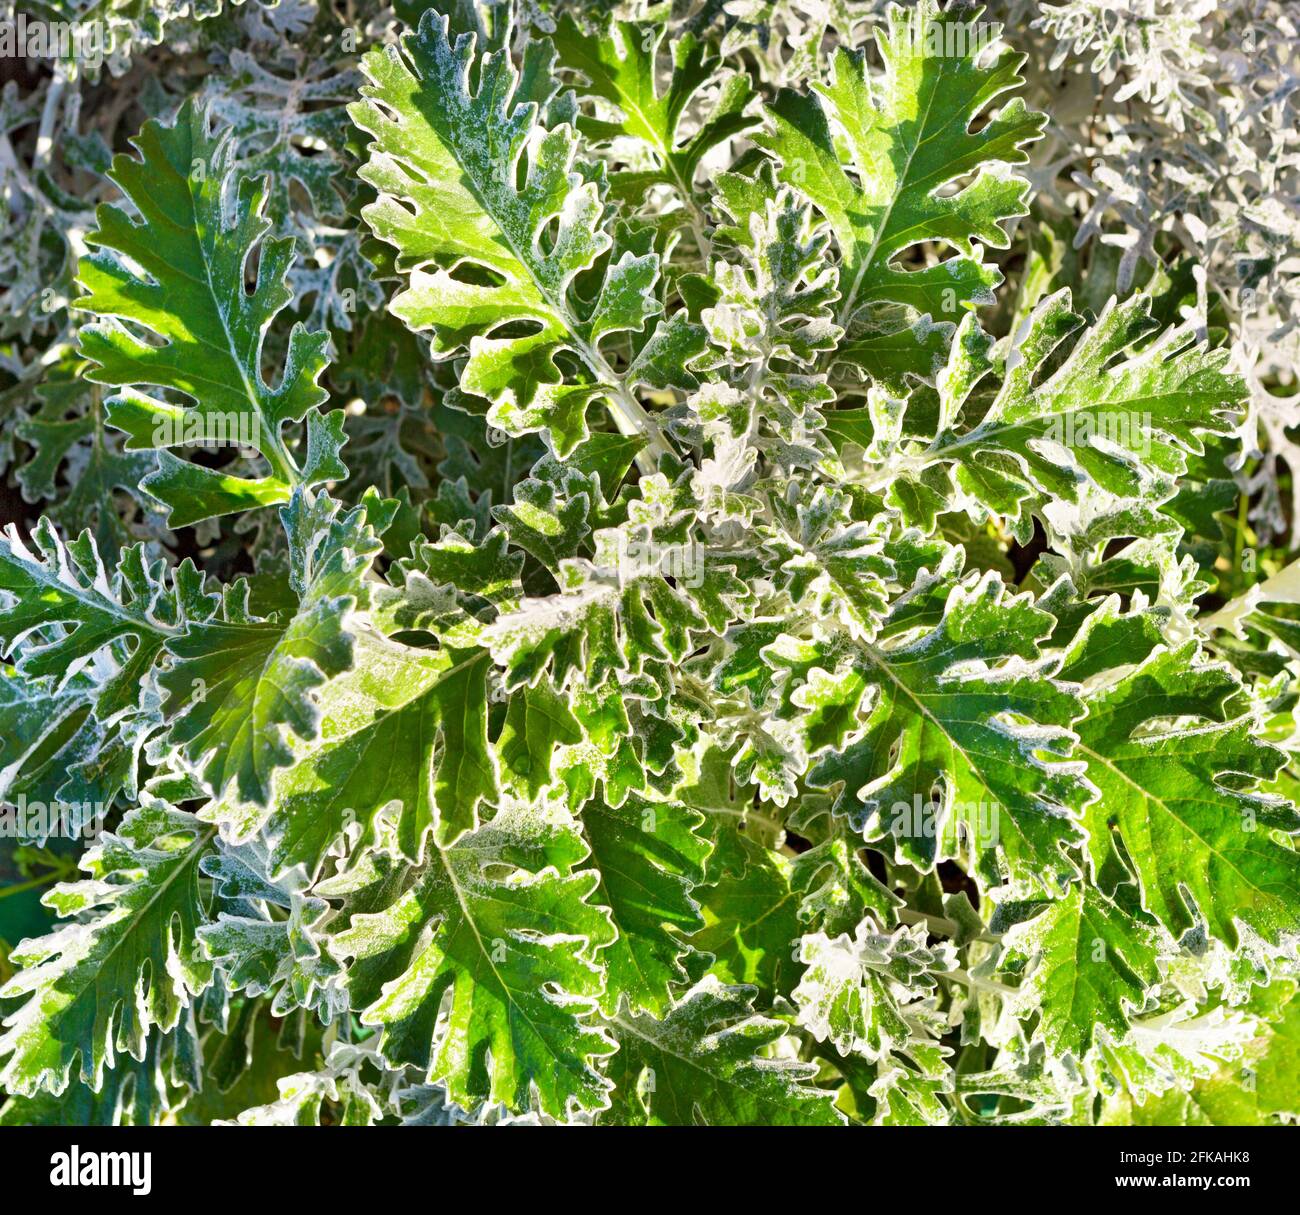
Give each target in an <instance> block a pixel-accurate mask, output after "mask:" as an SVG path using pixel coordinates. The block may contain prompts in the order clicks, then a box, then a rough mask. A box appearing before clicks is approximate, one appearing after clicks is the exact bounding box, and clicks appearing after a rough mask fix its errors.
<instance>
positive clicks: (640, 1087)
mask: <svg viewBox="0 0 1300 1215" xmlns="http://www.w3.org/2000/svg"><path fill="white" fill-rule="evenodd" d="M751 994H752V989H750V988H745V987H725V986H723V985H722V984H721V983H720V982H718V980H717V979H716V978H712V977H710V978H706V979H704V980H703V981H701V982H700V983H699V984H697V985H696V986H695V987H693V988H692V989H691V990H690V991H689V992H687V993H686V995H685V996H683V997H682V999H681V1000H680V1001H679V1002H678V1003H677V1004H676V1005H675V1006H674V1007H673V1008H672V1010H671V1011H670V1012H669V1013H668V1015H667V1016H666V1017H664V1018H663V1019H662V1020H656V1019H655V1018H653V1017H651V1016H648V1015H643V1016H635V1017H634V1016H620V1017H618V1018H616V1019H615V1020H614V1021H613V1022H612V1026H611V1028H612V1032H613V1033H614V1035H615V1036H616V1038H617V1039H618V1045H619V1051H618V1054H617V1055H616V1056H615V1058H614V1060H613V1062H612V1064H611V1072H612V1074H613V1076H614V1079H615V1082H616V1085H617V1088H616V1090H615V1095H616V1098H617V1099H616V1102H615V1104H614V1105H613V1106H612V1108H611V1109H610V1111H609V1112H608V1114H606V1115H603V1116H602V1121H607V1122H613V1123H618V1124H621V1125H634V1126H696V1125H700V1124H704V1125H709V1126H837V1125H839V1124H840V1123H841V1122H843V1118H842V1117H841V1116H840V1115H839V1114H838V1113H837V1112H836V1110H835V1108H834V1106H833V1104H832V1100H831V1097H832V1095H831V1094H830V1093H828V1092H824V1091H821V1090H819V1089H817V1088H814V1087H813V1086H812V1084H811V1080H812V1078H813V1073H814V1071H815V1069H814V1068H813V1067H812V1066H811V1065H810V1064H806V1063H798V1062H795V1061H793V1060H789V1059H779V1058H771V1057H766V1056H765V1054H764V1052H765V1051H766V1050H767V1049H768V1048H770V1047H772V1046H773V1045H774V1044H775V1043H776V1042H777V1041H778V1040H779V1039H781V1037H782V1036H783V1035H784V1034H785V1033H786V1026H785V1025H784V1024H783V1023H782V1022H780V1021H777V1020H774V1019H772V1018H770V1017H764V1016H759V1015H757V1014H755V1013H754V1011H753V1006H752V1004H751V1003H750V998H751Z"/></svg>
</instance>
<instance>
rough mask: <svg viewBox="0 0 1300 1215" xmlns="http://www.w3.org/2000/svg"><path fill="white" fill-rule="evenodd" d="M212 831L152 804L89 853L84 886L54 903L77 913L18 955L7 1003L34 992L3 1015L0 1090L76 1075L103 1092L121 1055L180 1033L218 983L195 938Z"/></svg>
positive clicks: (5, 992) (56, 896)
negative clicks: (155, 1031) (190, 1008)
mask: <svg viewBox="0 0 1300 1215" xmlns="http://www.w3.org/2000/svg"><path fill="white" fill-rule="evenodd" d="M212 834H213V833H212V829H211V828H209V827H205V826H204V825H203V824H202V823H200V822H198V821H197V820H196V819H195V818H194V816H193V815H191V814H185V813H183V812H181V811H179V810H173V809H172V808H171V807H170V806H167V805H165V804H163V803H161V802H153V803H148V802H146V803H145V804H144V805H143V806H142V807H141V808H140V809H138V810H134V811H132V812H131V813H130V814H128V815H127V816H126V817H125V818H124V819H123V820H122V822H121V825H120V826H119V827H118V829H117V831H116V832H115V833H114V834H112V835H105V836H103V837H102V840H101V842H100V843H99V844H98V845H97V846H96V847H95V848H93V849H91V850H90V851H89V852H87V853H86V855H85V856H84V857H83V858H82V869H83V871H84V872H85V873H86V874H87V877H86V878H85V879H84V880H81V881H77V882H66V883H63V884H61V885H59V886H56V887H55V888H54V889H53V890H51V891H50V893H49V894H47V895H46V896H45V900H44V901H45V903H46V905H47V906H49V907H52V908H53V909H54V910H55V911H57V912H58V913H59V914H60V915H62V916H65V917H78V918H76V919H74V920H73V921H72V922H70V923H68V924H65V925H64V926H63V927H61V928H59V929H57V930H56V931H54V932H52V933H51V934H50V935H48V936H45V937H39V938H36V939H33V940H28V941H24V942H23V943H22V944H21V945H20V946H19V947H18V948H17V949H16V950H15V951H14V953H13V955H12V960H13V962H14V963H15V965H17V966H19V967H22V968H23V969H21V970H20V971H19V973H18V974H17V975H16V976H15V977H14V978H12V979H10V980H9V982H8V983H6V984H5V986H4V987H3V988H0V998H6V999H14V998H19V997H23V996H27V997H29V998H28V999H27V1001H26V1002H25V1003H24V1004H23V1006H22V1007H21V1008H20V1009H18V1011H17V1012H14V1013H13V1014H12V1015H10V1016H9V1017H8V1018H6V1020H5V1023H4V1024H5V1033H4V1035H3V1037H0V1058H3V1059H4V1060H5V1062H4V1066H3V1068H0V1084H2V1085H3V1086H4V1087H5V1088H7V1089H9V1090H10V1091H11V1092H15V1093H23V1094H27V1095H31V1094H33V1093H35V1092H36V1091H37V1090H38V1089H49V1090H50V1091H52V1092H55V1093H59V1092H62V1091H63V1090H64V1089H65V1088H66V1087H67V1085H68V1083H69V1081H70V1080H71V1079H72V1078H73V1076H74V1069H76V1072H75V1074H76V1077H77V1078H79V1079H80V1080H81V1081H83V1082H84V1083H86V1084H89V1085H90V1086H91V1087H92V1088H94V1089H98V1088H99V1086H100V1083H101V1081H102V1078H103V1075H104V1071H105V1069H106V1068H109V1069H111V1068H112V1067H113V1066H114V1064H115V1061H116V1060H117V1059H118V1057H119V1056H129V1057H131V1058H134V1059H140V1060H143V1059H144V1057H145V1049H146V1044H147V1037H148V1032H149V1029H150V1028H151V1027H152V1026H157V1027H158V1028H159V1029H160V1030H163V1031H168V1030H170V1029H172V1028H173V1027H174V1026H175V1025H176V1024H177V1022H178V1021H179V1020H180V1018H181V1016H182V1014H183V1012H184V1010H185V1008H186V1006H187V1005H188V1004H189V1002H190V1000H191V999H192V998H193V997H194V996H196V995H198V994H199V993H201V992H202V991H203V990H204V989H205V988H206V987H207V986H208V984H209V983H210V982H211V981H212V966H211V964H210V963H209V962H208V961H206V959H204V957H203V955H202V953H201V951H200V948H199V941H198V929H199V927H200V925H201V924H202V923H203V920H204V916H205V911H204V897H203V895H202V892H201V889H200V886H199V860H200V858H201V857H202V856H203V854H204V852H205V850H206V849H207V847H208V844H209V842H210V841H211V839H212Z"/></svg>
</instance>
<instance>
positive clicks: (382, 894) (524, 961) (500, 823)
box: [322, 804, 614, 1118]
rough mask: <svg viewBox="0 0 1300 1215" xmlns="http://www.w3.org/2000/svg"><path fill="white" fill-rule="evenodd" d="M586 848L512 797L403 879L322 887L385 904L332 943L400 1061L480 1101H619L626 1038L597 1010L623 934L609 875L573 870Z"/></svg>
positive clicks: (558, 1110) (354, 918)
mask: <svg viewBox="0 0 1300 1215" xmlns="http://www.w3.org/2000/svg"><path fill="white" fill-rule="evenodd" d="M585 855H586V848H585V846H584V845H583V843H582V840H581V837H580V836H579V835H578V832H577V829H576V826H575V825H574V824H573V823H572V822H571V821H568V820H567V819H565V818H563V817H555V816H552V817H550V818H546V819H544V818H542V817H541V816H540V815H538V814H537V813H535V812H530V810H529V807H527V806H526V805H522V804H521V805H507V806H504V807H503V808H502V809H501V810H500V811H499V812H498V814H497V817H496V818H495V819H493V820H492V822H491V823H488V824H487V825H485V826H483V827H480V828H479V829H478V830H477V831H475V832H473V833H471V834H469V835H465V836H462V837H461V839H460V840H459V841H458V842H457V843H456V844H455V845H454V846H453V847H452V848H451V849H449V850H445V851H444V850H434V852H433V853H432V854H431V856H430V859H429V863H428V864H427V866H425V867H424V868H423V869H422V870H420V871H418V872H414V873H409V874H408V875H406V877H405V880H404V882H403V884H402V886H399V887H398V888H397V889H396V890H393V889H392V888H391V882H390V881H388V880H386V879H385V877H384V876H383V871H382V869H380V870H378V871H376V873H375V877H374V884H373V889H372V890H367V889H366V888H365V887H364V886H362V885H361V881H363V880H364V878H362V879H357V878H353V879H345V880H344V882H336V883H334V884H327V885H326V887H324V888H322V893H325V894H327V896H328V895H334V894H339V893H343V892H344V889H345V888H347V883H348V882H349V881H350V882H351V887H350V889H349V893H352V897H353V898H354V899H355V900H356V902H357V905H358V907H363V906H367V905H368V903H370V902H373V904H374V909H373V910H369V909H367V910H358V911H357V912H356V913H355V914H352V915H351V916H350V920H349V923H348V926H347V928H346V929H344V930H343V931H342V932H339V933H337V934H335V935H334V936H333V937H332V938H331V941H330V951H331V953H332V954H333V955H334V956H335V957H336V958H338V959H339V960H340V961H342V962H346V963H347V964H348V971H347V981H348V987H349V991H350V993H351V996H352V1000H353V1006H354V1007H355V1008H357V1009H358V1010H359V1011H360V1013H361V1020H362V1022H363V1023H364V1024H367V1025H373V1026H377V1027H379V1028H380V1038H379V1044H380V1049H381V1050H382V1051H383V1053H384V1056H385V1058H387V1059H388V1060H389V1062H390V1063H394V1064H410V1065H413V1066H416V1067H419V1068H421V1069H422V1070H423V1071H424V1072H426V1074H427V1076H428V1078H429V1079H430V1080H440V1081H443V1082H444V1083H445V1084H446V1086H447V1091H448V1094H449V1095H450V1097H451V1098H452V1100H454V1101H456V1102H458V1103H459V1104H461V1105H463V1106H465V1107H467V1108H473V1107H474V1106H475V1105H477V1104H478V1103H479V1102H481V1101H491V1102H496V1101H504V1102H505V1103H506V1104H508V1105H509V1106H510V1107H511V1108H514V1109H524V1108H527V1107H528V1106H529V1105H530V1104H531V1102H532V1099H533V1094H536V1100H537V1102H538V1103H539V1104H540V1107H541V1108H542V1110H544V1111H545V1112H546V1113H548V1114H551V1115H553V1116H554V1117H557V1118H560V1117H564V1116H565V1115H566V1114H567V1112H568V1111H569V1109H570V1107H571V1106H572V1107H574V1108H578V1109H583V1110H595V1109H599V1108H601V1107H603V1106H604V1105H605V1104H606V1103H607V1100H608V1098H607V1096H606V1093H607V1090H608V1088H609V1082H608V1081H607V1080H606V1079H605V1078H604V1076H602V1075H601V1074H600V1072H599V1071H597V1069H596V1064H597V1063H598V1062H599V1060H601V1059H602V1058H603V1057H604V1056H606V1055H608V1054H609V1053H610V1052H611V1050H612V1049H613V1044H612V1043H611V1042H610V1040H609V1039H608V1037H607V1036H606V1035H605V1033H604V1032H603V1031H602V1030H601V1029H600V1028H599V1027H598V1026H597V1025H596V1024H595V1023H594V1022H593V1021H592V1019H591V1013H592V1012H593V1011H594V1008H595V1001H596V998H597V997H598V996H599V994H600V991H601V986H602V974H601V968H600V967H599V965H598V964H597V961H596V958H597V951H598V950H599V949H600V948H601V947H603V946H606V945H609V944H611V943H612V942H613V940H614V931H613V928H612V927H611V925H610V922H609V919H608V917H607V914H606V913H605V912H604V911H603V910H601V909H599V908H598V907H596V906H595V899H594V893H595V889H596V885H597V880H598V879H597V875H596V874H595V873H592V872H590V871H587V872H578V873H575V872H573V867H574V866H575V865H576V864H577V863H578V862H580V861H581V860H582V859H583V858H584V856H585ZM375 862H376V864H381V863H382V862H381V858H380V857H379V855H378V854H376V856H375ZM353 892H354V893H353ZM448 992H450V999H451V1004H450V1009H449V1012H448V1014H447V1022H446V1026H445V1028H443V1029H442V1030H439V1029H438V1020H439V1010H440V1007H441V1005H442V1002H443V997H444V995H446V994H447V993H448Z"/></svg>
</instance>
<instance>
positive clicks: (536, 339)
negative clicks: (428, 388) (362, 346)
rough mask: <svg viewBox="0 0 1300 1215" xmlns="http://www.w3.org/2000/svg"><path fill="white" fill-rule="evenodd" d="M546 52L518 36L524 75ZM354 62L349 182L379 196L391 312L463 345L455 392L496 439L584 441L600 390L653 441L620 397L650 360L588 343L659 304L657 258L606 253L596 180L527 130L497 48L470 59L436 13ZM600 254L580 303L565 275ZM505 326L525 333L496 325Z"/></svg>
mask: <svg viewBox="0 0 1300 1215" xmlns="http://www.w3.org/2000/svg"><path fill="white" fill-rule="evenodd" d="M508 41H509V39H508V38H507V42H508ZM550 54H551V52H550V51H549V49H546V48H544V47H543V45H542V44H540V43H536V42H534V43H532V44H530V48H529V50H528V52H527V53H526V57H525V64H524V78H533V76H534V75H535V76H536V77H537V78H540V79H546V78H548V77H549V73H550V67H549V61H550ZM364 70H365V72H366V75H367V77H368V79H369V82H370V83H369V84H367V85H366V86H365V87H364V88H363V89H362V95H363V96H364V97H365V98H366V100H365V101H362V102H358V103H357V104H355V105H354V106H352V107H351V113H352V116H353V119H354V120H355V122H356V123H357V125H358V126H359V127H361V129H362V130H363V131H365V132H367V133H368V134H369V135H371V136H372V137H373V143H372V144H371V147H370V153H369V160H368V162H367V164H366V166H365V167H364V168H363V170H362V176H363V178H364V179H365V180H366V181H367V182H368V183H369V184H370V185H372V186H373V187H374V188H375V189H376V190H377V191H378V193H379V198H378V199H377V201H375V202H373V203H371V204H370V205H369V206H367V207H366V209H365V216H366V220H367V222H368V223H369V224H370V226H371V228H372V229H373V230H374V232H375V234H376V235H377V236H379V237H380V238H381V239H383V240H384V241H386V242H387V243H388V244H390V245H393V246H394V247H395V248H396V249H397V250H398V255H397V267H398V270H399V271H400V272H401V273H402V274H403V275H405V276H407V281H408V284H409V285H408V286H407V287H406V288H405V290H403V291H402V292H401V293H400V294H399V295H398V296H397V297H396V298H395V299H394V300H393V303H392V305H391V307H392V310H393V312H394V313H395V314H396V315H397V316H398V317H400V318H401V319H402V320H403V321H405V322H406V324H407V325H409V326H410V327H411V328H413V329H415V330H417V331H421V332H423V331H430V332H432V334H433V353H434V354H435V356H437V357H446V356H449V355H452V354H455V353H457V352H458V351H460V350H462V349H464V348H468V350H469V361H468V363H467V364H466V366H465V369H464V372H463V373H462V375H461V387H462V388H463V389H464V390H465V391H467V392H469V393H473V394H474V395H476V396H481V397H485V398H487V400H488V401H490V402H491V409H490V411H489V413H488V420H489V421H490V422H491V423H492V424H493V425H495V426H498V427H500V428H501V429H502V430H504V431H506V432H507V433H508V434H512V435H521V434H526V433H528V432H529V431H535V430H544V431H546V432H547V433H548V434H549V435H550V437H551V441H552V443H553V444H554V446H555V449H556V450H557V452H558V453H559V454H560V455H567V454H568V453H569V452H570V451H572V450H573V449H574V448H575V447H576V446H577V445H578V444H579V443H581V442H582V441H583V440H584V439H585V438H586V437H587V434H588V431H587V423H586V412H587V407H588V405H589V404H590V403H591V402H592V401H594V400H596V399H604V400H605V401H606V402H607V404H608V405H609V406H610V408H611V411H612V412H613V415H614V417H615V419H616V421H618V423H619V424H620V428H621V429H623V430H624V431H625V432H626V433H636V432H637V431H638V430H639V431H640V432H641V433H643V434H645V435H647V436H649V437H650V439H651V441H652V443H655V444H658V446H659V450H664V448H663V441H662V439H661V438H660V436H659V430H658V426H657V424H656V423H655V422H654V421H653V419H652V418H651V417H650V416H649V415H648V414H647V413H646V411H645V409H644V408H643V407H642V406H641V404H640V403H639V402H638V400H637V399H636V396H635V395H634V393H633V391H632V390H633V387H634V386H635V384H634V382H633V381H634V378H641V379H645V373H646V372H648V371H649V368H646V369H644V371H643V373H642V374H641V375H640V376H638V377H630V376H629V377H624V376H620V375H618V374H617V373H616V372H615V371H614V370H613V369H612V368H611V366H610V364H609V362H608V361H607V359H606V358H605V355H604V354H603V353H602V351H601V348H600V347H601V340H602V338H603V337H605V336H606V335H608V334H610V333H616V332H623V331H632V332H639V331H640V330H641V328H642V326H643V325H644V323H645V321H646V320H647V319H648V318H650V317H653V316H655V315H658V314H659V313H660V312H661V311H662V304H661V303H660V301H659V300H658V299H657V297H656V296H655V294H654V285H655V283H656V281H657V279H658V276H659V263H658V257H657V255H655V254H653V253H649V252H646V253H641V254H636V253H633V251H632V250H631V249H625V250H624V251H623V252H622V254H621V256H618V257H617V258H614V257H613V256H611V257H608V258H606V257H605V255H606V254H607V253H609V252H610V250H611V248H612V246H613V243H614V242H613V238H612V237H611V236H610V234H609V233H608V231H607V230H606V224H605V223H604V220H603V217H604V211H605V204H604V202H603V199H602V197H601V189H600V182H599V181H597V180H593V179H591V178H589V177H586V176H584V171H583V170H582V168H581V167H580V166H579V165H578V164H577V163H576V160H575V158H576V155H577V138H576V135H575V132H574V131H573V129H572V128H571V127H569V126H563V125H562V126H556V127H552V128H551V129H550V130H546V131H540V130H539V129H538V127H537V110H538V102H537V100H535V99H530V98H529V97H528V96H527V94H526V93H525V91H524V90H523V87H522V85H521V76H520V73H519V72H518V71H517V70H516V69H515V67H514V65H513V64H512V62H511V60H510V56H509V53H508V51H507V50H505V49H500V50H492V49H486V50H484V51H483V52H481V53H478V54H476V52H475V35H474V34H473V33H465V34H462V35H460V36H459V37H457V38H456V39H455V41H454V43H453V42H452V41H450V40H449V37H448V23H447V18H446V17H443V16H441V15H440V14H438V13H435V12H426V13H425V15H424V16H423V17H422V19H421V21H420V26H419V29H418V30H417V31H415V32H414V33H409V34H406V35H405V36H404V37H403V38H402V40H401V44H400V47H399V46H388V47H385V48H383V49H380V50H376V51H372V52H371V53H370V54H369V55H368V56H367V57H366V59H365V61H364ZM553 91H554V85H553V84H552V85H550V86H549V87H548V88H547V89H546V90H545V93H544V96H550V94H551V93H552V92H553ZM534 133H536V138H535V139H534V138H533V137H534ZM521 183H522V184H521ZM552 228H553V232H552V231H551V229H552ZM601 259H604V261H605V268H604V271H603V276H602V278H603V282H602V286H601V287H600V289H599V291H598V292H597V295H596V300H595V302H594V303H593V304H590V305H588V306H586V307H585V308H584V307H583V306H582V305H581V304H580V303H579V301H578V298H577V296H576V293H575V290H574V286H573V284H574V279H575V278H577V277H578V276H579V275H582V274H584V273H585V272H587V271H589V270H591V269H592V268H593V267H594V266H596V264H597V262H598V261H599V260H601ZM430 267H432V269H430ZM514 322H525V323H526V324H527V327H528V332H527V333H526V334H525V335H523V336H505V335H504V334H502V333H501V332H499V331H501V330H503V329H504V328H505V327H506V326H508V325H510V324H512V323H514ZM562 351H569V352H572V353H573V354H574V355H576V356H577V358H578V359H579V360H580V361H581V363H582V366H583V368H584V369H585V376H586V378H585V379H583V380H582V381H581V382H575V383H569V382H566V380H565V378H564V376H563V374H562V372H561V368H560V366H559V365H558V364H557V362H556V356H557V355H558V354H559V353H560V352H562ZM651 386H654V387H662V386H664V385H661V384H654V383H652V384H651Z"/></svg>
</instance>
